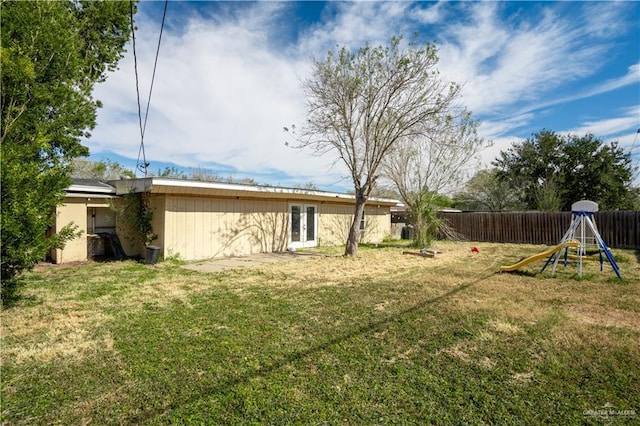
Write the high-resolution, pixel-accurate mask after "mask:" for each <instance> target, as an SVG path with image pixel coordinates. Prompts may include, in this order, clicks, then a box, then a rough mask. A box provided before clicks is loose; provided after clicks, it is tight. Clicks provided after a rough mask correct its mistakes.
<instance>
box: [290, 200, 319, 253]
mask: <svg viewBox="0 0 640 426" xmlns="http://www.w3.org/2000/svg"><path fill="white" fill-rule="evenodd" d="M289 225H290V226H289V247H292V248H302V247H315V246H317V245H318V209H317V208H316V206H315V205H312V204H290V205H289Z"/></svg>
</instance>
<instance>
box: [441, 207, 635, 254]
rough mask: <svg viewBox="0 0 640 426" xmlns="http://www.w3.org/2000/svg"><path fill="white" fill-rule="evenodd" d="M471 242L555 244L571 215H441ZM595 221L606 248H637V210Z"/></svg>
mask: <svg viewBox="0 0 640 426" xmlns="http://www.w3.org/2000/svg"><path fill="white" fill-rule="evenodd" d="M440 216H441V217H443V218H445V219H446V220H447V222H448V224H449V225H450V226H451V227H452V228H453V230H455V231H456V232H458V233H460V234H462V235H463V236H464V237H466V238H468V239H469V240H471V241H486V242H495V243H521V244H547V245H553V244H557V243H558V242H559V241H560V239H562V236H563V235H564V234H565V232H566V231H567V229H569V225H570V224H571V212H469V213H448V212H447V213H440ZM594 219H595V223H596V226H597V227H598V231H600V235H601V236H602V238H603V239H604V241H605V243H606V244H607V245H608V246H609V247H615V248H627V249H640V211H615V212H596V213H594Z"/></svg>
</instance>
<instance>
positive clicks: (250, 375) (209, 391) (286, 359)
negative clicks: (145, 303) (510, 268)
mask: <svg viewBox="0 0 640 426" xmlns="http://www.w3.org/2000/svg"><path fill="white" fill-rule="evenodd" d="M495 274H496V272H492V273H491V274H489V275H487V276H484V277H482V278H479V279H477V280H474V281H471V282H468V283H464V284H460V285H458V286H457V287H455V288H453V289H451V290H449V291H447V292H445V293H443V294H441V295H439V296H435V297H432V298H429V299H426V300H423V301H420V302H418V303H416V304H415V305H413V306H411V307H409V308H407V309H405V310H403V311H400V312H398V313H395V314H393V315H389V316H387V317H385V318H382V319H379V320H375V321H370V322H368V323H366V324H364V325H361V326H359V327H356V328H355V329H353V330H349V331H347V332H345V333H342V334H337V335H333V336H331V337H329V338H327V339H326V340H323V341H319V342H317V343H316V344H314V345H312V346H311V347H310V348H308V349H303V350H298V351H293V352H290V353H287V354H284V355H282V356H281V357H280V358H276V359H273V360H272V361H271V362H270V363H267V364H265V365H264V366H261V367H259V368H256V369H255V370H253V371H247V372H245V373H240V374H238V375H237V376H235V377H228V378H226V379H224V380H222V381H220V382H218V383H216V384H215V385H213V386H207V387H204V388H203V389H199V390H198V392H194V393H193V394H192V397H191V398H188V399H183V400H180V401H175V402H173V403H172V404H170V405H169V406H167V407H164V408H163V410H162V412H163V413H167V412H171V411H173V410H175V409H178V408H180V407H181V406H184V405H189V404H193V403H195V402H197V401H199V400H201V399H203V398H206V396H207V395H214V394H219V393H224V392H225V391H226V390H228V389H230V388H232V387H235V386H237V385H239V384H242V383H246V382H248V381H250V380H252V379H255V378H257V377H264V376H267V375H269V374H271V373H273V372H275V371H278V370H280V369H282V368H283V367H285V366H287V365H289V364H291V363H294V362H296V361H299V360H302V359H304V358H307V357H309V356H312V355H315V354H317V353H319V352H323V351H326V350H328V349H329V348H331V347H333V346H337V345H340V344H341V343H343V342H345V341H348V340H351V339H353V338H354V337H357V336H360V335H365V334H371V332H373V331H379V330H380V329H381V328H382V327H385V326H387V325H388V324H392V323H395V322H397V321H400V320H401V319H402V318H403V317H405V316H408V315H411V314H413V313H415V312H417V311H420V310H421V309H424V308H426V307H428V306H430V305H434V304H437V303H438V302H440V301H442V300H445V299H447V298H448V297H451V296H453V295H455V294H457V293H460V292H462V291H464V290H467V289H468V288H470V287H472V286H475V285H477V284H479V283H481V282H482V281H484V280H486V279H489V278H491V277H492V276H494V275H495ZM158 414H161V413H159V412H156V411H155V410H148V411H146V412H143V413H141V414H140V415H139V416H136V417H135V418H133V419H131V420H132V423H147V422H149V421H150V420H152V419H153V418H154V417H155V416H156V415H158Z"/></svg>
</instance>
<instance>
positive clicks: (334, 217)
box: [318, 204, 391, 246]
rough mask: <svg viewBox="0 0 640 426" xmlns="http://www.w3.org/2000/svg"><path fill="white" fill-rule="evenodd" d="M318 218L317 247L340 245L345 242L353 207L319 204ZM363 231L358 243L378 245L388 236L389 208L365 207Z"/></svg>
mask: <svg viewBox="0 0 640 426" xmlns="http://www.w3.org/2000/svg"><path fill="white" fill-rule="evenodd" d="M318 207H319V213H320V215H319V218H318V237H319V238H320V241H319V245H323V246H333V245H342V244H344V243H345V242H346V241H347V238H348V236H349V228H350V226H351V221H352V220H353V213H354V210H355V207H354V206H353V205H349V204H320V205H319V206H318ZM364 216H365V229H364V231H362V232H361V236H360V242H362V243H380V242H382V240H383V239H384V238H385V237H386V236H388V235H389V233H390V225H391V213H390V210H389V207H384V206H380V207H378V206H377V205H366V206H365V212H364Z"/></svg>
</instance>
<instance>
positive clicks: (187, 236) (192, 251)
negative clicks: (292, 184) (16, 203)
mask: <svg viewBox="0 0 640 426" xmlns="http://www.w3.org/2000/svg"><path fill="white" fill-rule="evenodd" d="M130 192H135V193H141V194H145V195H146V198H147V199H148V201H149V205H150V207H151V211H152V212H153V218H152V227H153V232H154V233H155V234H156V235H157V236H158V237H157V239H156V240H154V241H153V243H152V244H153V245H154V246H157V247H159V248H160V251H161V254H162V255H163V256H164V257H173V256H176V257H179V258H180V259H183V260H189V261H191V260H200V259H208V258H213V257H225V256H240V255H246V254H251V253H263V252H278V251H285V250H290V249H297V248H304V247H315V246H330V245H340V244H344V243H345V241H346V239H347V236H348V232H349V227H350V225H351V221H352V218H353V212H354V207H355V197H354V196H353V195H349V194H341V193H333V192H325V191H316V190H307V189H294V188H282V187H272V186H254V185H240V184H228V183H219V182H200V181H190V180H182V179H168V178H159V177H149V178H140V179H122V180H117V181H107V182H101V181H96V180H83V179H76V180H74V183H73V184H72V185H71V186H70V187H69V188H68V189H67V193H66V197H65V199H64V204H63V205H61V206H59V207H58V208H57V211H56V213H57V214H56V220H55V226H54V229H53V232H57V231H59V230H60V229H61V228H62V227H63V226H65V225H67V224H69V223H73V224H75V225H77V227H78V230H80V231H82V233H81V235H80V236H79V237H77V238H75V239H74V240H71V241H68V242H67V244H66V245H65V247H64V249H62V250H60V249H56V250H54V251H53V252H52V253H51V260H52V261H53V262H54V263H66V262H75V261H84V260H87V259H88V258H91V257H94V256H103V255H104V256H109V255H113V254H114V253H113V251H114V247H113V244H112V243H111V241H112V238H110V237H111V236H113V235H117V236H118V237H119V238H118V239H119V241H120V243H121V245H122V249H123V250H124V253H126V255H128V256H140V255H143V254H144V250H145V249H144V246H143V245H142V244H141V243H140V242H136V241H132V240H131V238H130V232H128V231H127V224H125V223H122V222H123V220H121V219H119V218H118V217H116V216H117V215H116V214H115V211H114V209H113V206H117V205H118V204H119V203H122V197H123V196H124V195H125V194H127V193H130ZM397 202H398V201H397V200H388V199H371V200H369V202H368V203H367V206H366V208H365V212H364V215H363V218H362V220H361V224H360V229H361V242H367V243H377V242H380V241H382V240H383V239H384V238H385V237H386V236H388V235H389V233H390V226H391V216H390V208H391V207H392V206H395V205H396V204H397Z"/></svg>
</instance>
